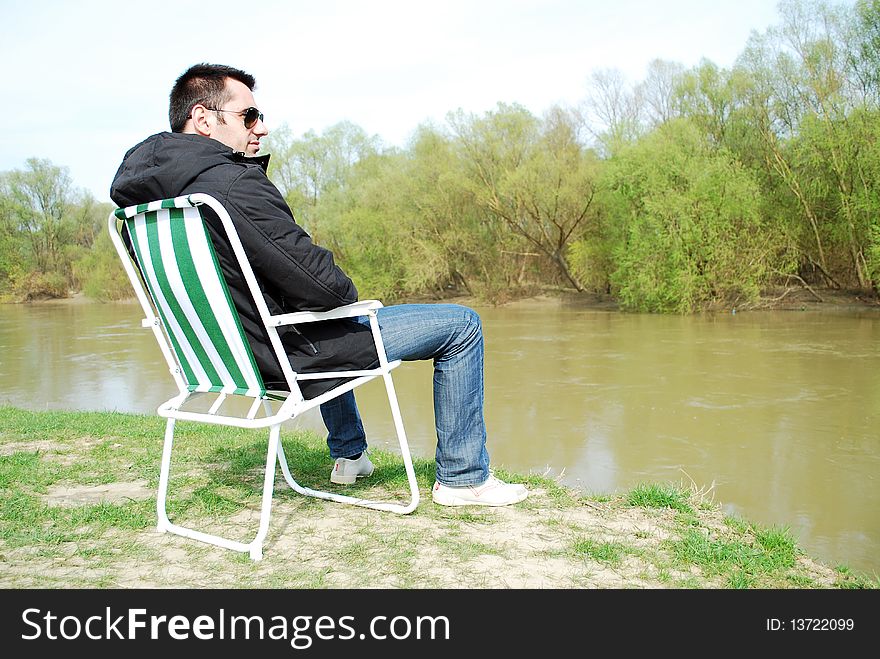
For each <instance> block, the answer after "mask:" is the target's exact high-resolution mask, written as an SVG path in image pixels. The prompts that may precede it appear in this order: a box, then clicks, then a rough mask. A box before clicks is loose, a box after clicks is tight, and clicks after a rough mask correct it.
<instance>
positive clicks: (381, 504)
mask: <svg viewBox="0 0 880 659" xmlns="http://www.w3.org/2000/svg"><path fill="white" fill-rule="evenodd" d="M172 203H173V207H174V208H189V207H198V206H201V205H205V206H208V207H209V208H211V209H212V210H213V211H214V212H215V213H216V214H217V217H218V218H219V219H220V221H221V222H222V224H223V227H224V228H225V230H226V234H227V236H228V238H229V242H230V244H231V246H232V250H233V252H234V253H235V257H236V259H237V260H238V264H239V267H240V268H241V270H242V272H243V273H244V277H245V280H246V281H247V285H248V288H249V290H250V293H251V295H252V296H253V299H254V301H255V303H256V306H257V309H258V311H259V314H260V317H261V319H262V321H263V323H264V324H265V327H266V331H267V334H268V336H269V339H270V341H271V344H272V348H273V350H274V352H275V355H276V356H277V359H278V363H279V364H280V365H281V369H282V371H283V373H284V377H285V380H286V382H287V385H288V390H287V391H272V392H266V393H264V394H263V395H256V396H252V397H253V398H254V400H253V403H252V405H251V406H250V410H249V412H248V413H247V415H246V416H244V417H242V416H241V415H228V414H225V413H224V414H220V413H219V412H220V409H221V408H222V406H223V404H224V402H225V401H226V400H227V398H228V396H229V394H228V393H224V392H220V393H219V394H218V395H217V399H216V400H215V401H214V403H213V404H212V405H211V408H210V409H209V411H208V412H199V411H185V410H183V409H181V408H182V407H183V405H184V403H186V402H187V401H188V400H189V399H190V397H191V396H193V395H195V394H196V393H199V394H200V395H204V394H203V393H202V392H194V391H191V390H190V388H189V387H188V386H187V384H186V382H185V381H184V378H183V376H182V371H181V366H180V364H179V363H178V360H177V357H176V355H175V352H174V350H173V347H172V345H171V343H170V342H169V336H168V335H167V333H166V332H167V330H166V329H165V328H164V327H163V321H162V318H161V317H160V314H158V313H157V309H158V306H157V303H156V301H155V300H154V299H153V298H152V296H151V295H150V293H149V292H148V290H147V289H146V287H145V285H144V283H143V281H142V279H141V276H140V274H139V272H138V271H137V269H136V268H135V265H134V263H133V262H132V260H131V257H130V256H129V253H128V250H127V249H126V247H125V244H124V243H123V240H122V237H121V234H120V225H119V222H118V220H119V218H118V217H117V215H116V213H111V214H110V217H109V219H108V225H109V229H110V236H111V239H112V241H113V244H114V245H115V247H116V250H117V251H118V252H119V256H120V259H121V260H122V263H123V267H124V268H125V271H126V274H127V275H128V278H129V279H130V280H131V284H132V287H133V288H134V290H135V293H136V295H137V297H138V300H139V302H140V304H141V307H142V309H143V311H144V315H145V318H144V319H143V320H142V321H141V325H142V326H143V327H145V328H147V327H148V328H150V329H152V330H153V334H154V336H155V337H156V340H157V341H158V343H159V346H160V348H161V349H162V354H163V355H164V357H165V360H166V361H167V363H168V367H169V370H170V371H171V374H172V376H173V377H174V380H175V382H176V384H177V386H178V389H179V393H178V394H177V395H176V396H174V397H172V398H171V399H169V400H167V401H166V402H164V403H163V404H162V405H160V406H159V408H158V410H157V412H158V414H159V415H160V416H162V417H165V418H167V419H168V421H167V424H166V429H165V443H164V447H163V450H162V462H161V471H160V475H159V489H158V494H157V501H156V510H157V514H158V525H157V529H158V531H160V532H170V533H175V534H177V535H181V536H185V537H188V538H193V539H195V540H200V541H202V542H207V543H210V544H213V545H217V546H220V547H225V548H227V549H232V550H235V551H240V552H247V553H249V554H250V557H251V558H252V559H253V560H260V559H261V558H262V557H263V542H264V540H265V538H266V535H267V533H268V530H269V517H270V510H271V506H272V494H273V490H274V483H275V463H276V460H277V462H278V463H279V464H280V465H281V471H282V473H283V474H284V480H285V481H286V482H287V484H288V485H289V486H290V487H291V488H292V489H293V490H295V491H296V492H298V493H299V494H303V495H306V496H311V497H317V498H320V499H327V500H330V501H336V502H340V503H347V504H352V505H356V506H362V507H364V508H371V509H374V510H383V511H390V512H395V513H400V514H407V513H410V512H412V511H413V510H415V508H416V507H417V506H418V503H419V490H418V485H417V482H416V477H415V472H414V469H413V464H412V457H411V455H410V451H409V445H408V443H407V439H406V432H405V430H404V427H403V420H402V418H401V414H400V407H399V405H398V401H397V394H396V392H395V390H394V383H393V382H392V380H391V371H392V369H394V368H396V367H397V366H399V365H400V360H397V361H394V362H389V361H388V358H387V356H386V354H385V345H384V343H383V341H382V333H381V331H380V329H379V323H378V320H377V317H376V310H377V309H379V308H381V307H382V303H381V302H379V301H378V300H363V301H360V302H355V303H354V304H349V305H346V306H342V307H339V308H336V309H333V310H331V311H326V312H310V311H304V312H297V313H288V314H280V315H275V316H273V315H271V314H270V313H269V310H268V308H267V306H266V302H265V300H264V298H263V295H262V293H261V292H260V288H259V285H258V284H257V280H256V277H255V276H254V273H253V270H252V268H251V266H250V262H249V261H248V258H247V256H246V254H245V252H244V248H243V247H242V244H241V240H240V239H239V237H238V233H237V232H236V230H235V227H234V226H233V223H232V220H231V218H230V217H229V213H228V212H227V211H226V209H225V208H224V207H223V206H222V204H221V203H220V202H218V201H217V200H216V199H214V198H213V197H211V196H209V195H206V194H192V195H188V196H183V197H177V198H175V199H173V200H164V201H162V200H160V201H155V202H151V203H149V204H141V205H138V206H130V207H128V208H126V209H122V210H120V214H122V213H124V215H125V217H126V218H128V219H131V218H134V217H135V216H136V215H139V214H142V213H146V212H150V211H158V210H160V209H167V208H170V207H171V204H172ZM199 218H201V212H200V213H199ZM202 221H204V220H203V219H202ZM221 277H222V275H221ZM358 316H367V317H368V318H369V323H370V329H371V331H372V336H373V340H374V342H375V345H376V352H377V353H378V356H379V366H378V367H377V368H374V369H368V370H361V371H334V372H324V373H308V374H303V373H296V372H294V371H293V368H292V367H291V365H290V361H289V359H288V358H287V356H286V353H285V351H284V348H283V345H282V343H281V339H280V337H279V335H278V329H277V328H278V327H281V326H284V325H296V324H300V323H312V322H319V321H324V320H332V319H340V318H354V317H358ZM377 377H382V378H383V380H384V382H385V389H386V392H387V394H388V401H389V404H390V406H391V415H392V417H393V420H394V427H395V429H396V431H397V438H398V441H399V444H400V450H401V454H402V456H403V461H404V466H405V469H406V475H407V480H408V483H409V490H410V501H409V503H408V504H406V505H402V504H401V503H394V502H387V501H373V500H368V499H362V498H358V497H352V496H346V495H341V494H336V493H333V492H326V491H322V490H314V489H311V488H308V487H304V486H301V485H300V484H299V483H297V482H296V481H295V480H294V478H293V476H292V475H291V473H290V469H289V467H288V464H287V459H286V457H285V455H284V449H283V447H282V444H281V441H280V431H281V424H282V423H284V422H285V421H287V420H289V419H293V418H295V417H297V416H299V415H300V414H302V413H303V412H305V411H307V410H309V409H312V408H314V407H316V406H318V405H320V404H322V403H324V402H326V401H328V400H331V399H333V398H335V397H337V396H339V395H341V394H343V393H346V392H348V391H351V390H353V389H354V388H356V387H358V386H360V385H362V384H364V383H366V382H368V381H370V380H372V379H374V378H377ZM330 378H333V379H335V378H351V379H350V380H348V381H347V382H345V383H343V384H341V385H338V386H336V387H334V388H333V389H331V390H330V391H328V392H326V393H324V394H322V395H320V396H318V397H316V398H311V399H308V400H306V399H304V398H303V396H302V393H301V392H300V388H299V385H298V384H297V383H298V382H299V381H303V380H311V379H330ZM271 400H283V402H281V404H280V407H279V409H278V410H277V411H276V412H275V413H274V414H273V413H272V406H271V404H270V401H271ZM260 408H262V410H263V416H259V417H258V416H257V415H258V413H259V411H260ZM178 419H179V420H185V421H198V422H203V423H210V424H217V425H223V426H235V427H240V428H266V427H268V428H269V445H268V450H267V454H266V467H265V475H264V479H263V495H262V505H261V510H260V524H259V530H258V531H257V534H256V536H255V537H254V539H253V540H251V541H250V542H247V543H244V542H237V541H234V540H229V539H226V538H222V537H220V536H217V535H212V534H209V533H204V532H202V531H197V530H195V529H191V528H186V527H183V526H179V525H176V524H173V523H172V522H171V521H170V520H169V519H168V514H167V511H166V498H167V493H168V481H169V472H170V465H171V452H172V446H173V443H174V425H175V422H176V421H177V420H178Z"/></svg>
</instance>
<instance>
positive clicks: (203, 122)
mask: <svg viewBox="0 0 880 659" xmlns="http://www.w3.org/2000/svg"><path fill="white" fill-rule="evenodd" d="M190 116H191V117H192V118H191V119H190V121H191V122H192V127H193V132H195V133H196V134H198V135H204V136H205V137H211V134H212V133H213V132H214V114H213V112H211V111H210V110H209V109H208V108H206V107H205V106H204V105H196V106H194V107H193V109H192V113H191V114H190Z"/></svg>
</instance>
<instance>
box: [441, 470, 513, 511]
mask: <svg viewBox="0 0 880 659" xmlns="http://www.w3.org/2000/svg"><path fill="white" fill-rule="evenodd" d="M431 496H432V498H433V499H434V503H439V504H440V505H441V506H509V505H510V504H512V503H519V502H520V501H522V500H523V499H525V498H526V497H527V496H529V491H528V490H527V489H526V486H525V485H519V484H514V483H505V482H504V481H502V480H499V479H497V478H495V476H494V475H491V474H490V475H489V479H488V480H487V481H486V482H485V483H483V484H482V485H465V486H464V487H450V486H449V485H444V484H443V483H441V482H439V481H434V489H433V491H432V493H431Z"/></svg>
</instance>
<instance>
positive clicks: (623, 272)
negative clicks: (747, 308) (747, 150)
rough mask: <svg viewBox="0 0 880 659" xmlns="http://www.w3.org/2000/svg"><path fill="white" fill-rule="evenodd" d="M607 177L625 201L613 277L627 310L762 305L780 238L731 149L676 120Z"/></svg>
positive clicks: (629, 152)
mask: <svg viewBox="0 0 880 659" xmlns="http://www.w3.org/2000/svg"><path fill="white" fill-rule="evenodd" d="M607 175H608V179H607V184H608V185H609V187H610V188H611V189H612V190H613V191H614V193H615V194H617V195H619V196H620V197H621V199H622V200H623V201H624V202H625V204H624V205H623V206H622V207H621V208H622V212H621V213H620V215H619V216H618V222H619V223H620V226H621V227H623V232H622V238H621V241H620V243H619V244H618V245H616V248H615V255H614V260H615V264H616V269H615V271H614V273H613V274H612V282H613V284H614V286H615V290H616V291H617V294H618V296H619V299H620V302H621V303H622V305H623V306H625V307H626V308H629V309H634V310H638V311H660V312H675V313H687V312H691V311H694V310H697V309H699V308H702V307H705V306H707V305H711V304H714V303H718V302H726V303H736V302H747V301H752V300H754V299H756V298H757V296H758V294H759V292H760V289H761V286H762V285H763V284H764V283H766V282H767V280H768V271H769V258H770V257H771V256H772V254H773V251H772V245H773V236H772V234H771V233H770V232H769V230H768V229H767V227H765V226H764V224H763V223H762V221H761V218H760V215H759V199H760V190H759V188H758V186H757V184H756V183H755V181H754V179H753V177H752V176H751V175H750V173H749V172H748V171H746V170H745V169H744V168H743V167H742V166H741V165H739V163H737V162H736V161H735V160H734V159H733V158H732V157H731V156H730V154H729V153H728V152H726V150H724V149H719V148H713V147H712V146H711V145H710V144H709V143H708V142H707V141H706V139H705V138H704V137H703V136H702V135H701V134H700V132H699V131H698V130H697V129H696V128H695V126H694V125H693V124H691V123H690V122H688V121H687V120H675V121H672V122H669V123H667V124H664V125H662V126H660V127H659V128H658V129H657V130H656V131H654V132H653V133H651V134H650V135H648V136H647V137H645V138H644V139H642V140H641V141H640V142H638V143H637V144H636V145H634V146H633V147H630V148H629V149H626V150H624V151H623V152H621V154H620V155H619V156H618V157H616V158H615V159H613V160H612V161H611V162H610V163H609V165H608V173H607ZM768 245H769V247H768Z"/></svg>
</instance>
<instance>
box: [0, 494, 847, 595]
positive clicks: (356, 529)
mask: <svg viewBox="0 0 880 659" xmlns="http://www.w3.org/2000/svg"><path fill="white" fill-rule="evenodd" d="M282 492H283V493H282ZM153 496H155V491H154V490H153V489H150V490H147V487H146V483H144V482H133V483H114V484H112V485H101V486H92V487H76V488H74V487H66V488H65V487H56V488H52V490H50V492H49V495H48V500H49V503H50V505H65V506H66V505H85V504H92V503H96V502H100V501H120V500H124V499H131V498H137V499H146V498H149V497H153ZM700 516H701V519H702V518H703V517H707V519H708V524H707V525H706V527H705V528H706V529H710V528H711V526H712V525H713V524H717V525H718V526H719V528H720V527H723V522H722V521H721V519H722V516H721V512H720V511H717V512H713V511H708V512H701V513H700ZM716 518H717V519H716ZM172 521H179V520H172ZM258 522H259V511H258V510H257V506H251V507H250V508H248V509H247V510H245V511H242V512H241V513H239V514H237V515H235V516H232V517H229V518H226V519H225V520H221V519H218V520H215V521H213V522H212V521H211V520H209V519H204V518H203V519H200V520H199V522H198V524H199V528H200V529H201V530H204V531H209V532H214V533H221V534H222V535H224V536H226V537H229V538H232V539H237V540H242V541H245V542H247V541H249V540H250V539H251V538H252V537H253V536H254V534H255V532H256V528H257V525H258ZM677 524H678V522H677V521H676V519H675V515H674V513H672V511H668V510H650V509H642V508H625V509H621V508H620V507H615V506H613V505H611V504H597V503H595V502H592V501H591V502H587V503H583V504H581V505H574V506H569V507H560V506H559V505H558V501H557V500H556V499H554V498H551V497H550V496H549V495H548V494H547V493H545V492H544V491H542V490H538V489H535V490H533V491H532V492H531V494H530V496H529V498H528V499H527V500H526V502H524V504H520V505H518V506H513V507H509V508H467V509H445V508H440V507H439V506H436V505H435V504H433V503H432V502H431V501H430V494H429V493H423V498H422V501H421V503H420V505H419V508H418V509H417V510H416V511H415V512H414V513H413V514H411V515H406V516H400V515H395V514H391V513H385V512H378V511H371V510H366V509H363V508H356V507H353V506H345V505H341V504H336V503H332V502H325V501H316V500H314V499H307V498H305V497H301V496H299V495H295V494H292V493H290V492H289V491H284V490H283V486H281V483H279V495H276V498H275V500H274V502H273V508H272V516H271V520H270V525H269V534H268V537H267V539H266V542H265V544H264V547H263V552H264V558H263V560H262V561H259V562H252V561H250V560H249V559H247V557H246V555H244V554H239V553H236V552H232V551H229V550H226V549H221V548H219V547H215V546H212V545H207V544H204V543H201V542H197V541H195V540H191V539H188V538H183V537H180V536H177V535H173V534H170V533H166V534H163V533H158V532H157V531H156V530H155V527H151V528H147V529H142V530H135V531H132V530H126V529H116V528H114V529H111V530H110V531H108V532H106V533H104V534H103V535H102V536H101V537H99V538H97V539H90V540H89V541H87V542H86V541H80V542H69V543H64V545H65V546H62V547H61V548H60V549H58V548H41V547H34V546H31V547H21V548H16V549H11V548H10V547H8V546H3V545H0V561H2V564H3V570H2V572H0V586H2V587H15V588H22V587H25V588H27V587H49V588H53V587H54V588H64V587H94V585H95V584H100V585H102V586H103V587H107V586H108V585H111V586H112V587H120V588H240V587H251V588H265V587H271V588H278V587H285V588H301V587H322V588H449V589H459V588H529V589H536V588H670V587H678V584H680V583H681V581H680V580H681V579H685V578H694V579H696V580H697V582H698V583H703V584H704V585H705V587H707V588H714V587H721V586H723V584H721V583H717V580H713V579H712V578H707V577H706V576H704V575H701V574H700V572H699V570H698V569H694V570H693V571H691V572H687V571H685V572H681V571H677V570H676V569H675V568H674V566H673V565H672V564H671V561H670V560H669V557H668V555H667V554H666V550H665V549H664V541H666V540H668V539H670V538H673V537H677V534H678V533H679V532H680V530H679V529H677V528H676V525H677ZM706 532H707V533H713V532H714V531H709V530H707V531H706ZM584 540H589V541H592V542H593V543H615V544H616V545H619V546H621V547H625V548H626V549H625V550H624V551H623V552H622V555H621V557H620V558H619V559H618V560H598V559H596V558H593V557H592V556H590V555H588V554H586V553H579V552H578V551H575V550H574V549H573V548H574V546H575V543H576V542H579V541H584ZM798 572H799V574H804V573H808V574H809V575H810V578H812V579H813V581H814V582H815V583H816V584H820V585H822V586H828V587H832V586H833V585H834V584H835V583H836V581H837V579H836V573H835V572H834V571H833V570H832V569H831V568H828V567H825V566H822V565H819V564H817V563H815V562H813V561H810V560H809V559H802V560H801V561H800V563H799V566H798Z"/></svg>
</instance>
